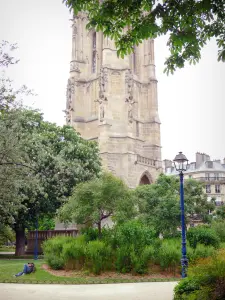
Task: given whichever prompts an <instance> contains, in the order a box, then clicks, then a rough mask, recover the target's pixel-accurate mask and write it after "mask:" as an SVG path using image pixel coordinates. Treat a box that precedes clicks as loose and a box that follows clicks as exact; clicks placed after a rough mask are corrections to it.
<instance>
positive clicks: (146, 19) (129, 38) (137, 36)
mask: <svg viewBox="0 0 225 300" xmlns="http://www.w3.org/2000/svg"><path fill="white" fill-rule="evenodd" d="M63 2H65V3H66V5H67V6H68V7H69V9H71V10H72V9H73V10H74V13H75V15H76V14H77V13H78V12H79V11H85V12H87V14H88V18H89V24H88V28H91V29H95V30H97V31H103V33H104V35H105V36H108V37H110V38H112V39H114V40H115V43H116V47H117V49H118V55H119V56H121V57H124V55H126V54H131V53H132V52H133V50H134V45H138V44H140V43H141V42H142V41H143V40H146V39H149V38H151V39H152V38H156V37H159V36H161V35H167V36H168V41H167V46H168V47H169V51H170V56H169V57H168V58H167V60H166V62H165V65H166V69H165V71H166V72H167V73H173V72H174V71H175V69H177V68H183V67H184V64H185V62H186V61H187V62H189V63H190V64H196V63H197V62H198V61H199V60H200V58H201V49H202V48H203V47H204V46H205V45H206V43H207V41H208V40H209V39H211V38H213V37H214V38H216V42H217V46H218V49H219V51H218V60H219V61H225V42H224V40H225V38H224V32H225V25H224V19H225V1H224V0H220V1H219V0H199V1H196V0H189V1H186V0H180V1H176V0H169V1H159V0H157V1H155V0H149V1H146V0H140V1H137V0H129V1H121V0H107V1H90V0H63Z"/></svg>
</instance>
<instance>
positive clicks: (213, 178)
mask: <svg viewBox="0 0 225 300" xmlns="http://www.w3.org/2000/svg"><path fill="white" fill-rule="evenodd" d="M194 179H196V180H200V181H204V182H212V181H214V182H215V181H217V182H225V177H196V178H194Z"/></svg>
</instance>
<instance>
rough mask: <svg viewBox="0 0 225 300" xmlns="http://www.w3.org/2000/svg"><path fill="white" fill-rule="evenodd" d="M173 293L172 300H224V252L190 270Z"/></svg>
mask: <svg viewBox="0 0 225 300" xmlns="http://www.w3.org/2000/svg"><path fill="white" fill-rule="evenodd" d="M174 291H175V295H174V300H224V299H225V252H224V250H223V251H220V252H218V254H217V256H216V257H213V258H210V259H209V258H208V259H204V260H202V261H201V263H199V264H197V265H196V266H194V267H192V268H190V269H189V272H188V277H187V278H185V279H183V280H181V281H180V282H179V284H178V285H177V286H176V287H175V289H174Z"/></svg>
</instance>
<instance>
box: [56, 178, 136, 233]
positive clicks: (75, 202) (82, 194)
mask: <svg viewBox="0 0 225 300" xmlns="http://www.w3.org/2000/svg"><path fill="white" fill-rule="evenodd" d="M135 212H136V210H135V206H134V202H133V198H132V191H130V190H129V189H128V187H127V186H126V185H125V183H124V182H123V181H122V180H121V179H119V178H117V177H115V176H114V175H113V174H111V173H103V174H102V175H101V176H100V177H99V178H94V179H92V180H90V181H87V182H85V183H81V184H79V185H78V186H76V188H75V189H74V191H73V193H72V195H71V197H70V198H69V201H68V202H67V203H66V204H65V205H64V206H63V207H61V209H60V210H59V218H60V220H61V221H63V222H68V221H72V220H73V221H74V222H76V223H77V224H85V225H86V226H97V228H98V236H99V237H101V235H102V226H101V223H102V221H103V220H104V219H107V218H109V217H111V218H113V220H114V221H115V222H124V221H125V220H128V219H130V218H132V217H134V216H135Z"/></svg>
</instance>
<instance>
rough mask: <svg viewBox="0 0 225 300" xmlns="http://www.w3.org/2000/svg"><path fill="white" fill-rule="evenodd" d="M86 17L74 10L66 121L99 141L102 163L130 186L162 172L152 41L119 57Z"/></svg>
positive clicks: (145, 42)
mask: <svg viewBox="0 0 225 300" xmlns="http://www.w3.org/2000/svg"><path fill="white" fill-rule="evenodd" d="M87 22H88V20H87V17H86V15H85V13H79V14H78V15H77V16H74V19H73V25H72V29H73V30H72V39H73V43H72V61H71V63H70V77H69V80H68V86H67V107H66V118H67V123H68V124H70V125H72V126H73V127H74V128H75V129H76V130H77V131H78V132H79V133H80V134H81V136H82V137H83V138H85V139H89V140H96V141H98V143H99V147H100V153H101V157H102V163H103V166H104V167H105V168H106V169H108V170H110V171H111V172H113V173H114V174H115V175H117V176H119V177H121V178H122V179H123V180H124V181H125V182H126V183H127V184H128V186H129V187H131V188H133V187H136V186H137V185H138V184H140V183H151V182H153V181H154V180H155V179H156V177H157V175H158V174H159V173H160V172H162V168H161V144H160V121H159V117H158V101H157V80H156V78H155V65H154V41H153V40H146V41H144V42H143V43H142V44H141V45H139V46H138V47H134V53H133V54H131V55H129V56H126V57H125V58H124V59H122V58H118V57H117V53H116V49H115V45H114V42H113V41H112V40H110V39H109V38H105V37H103V34H102V32H97V33H96V32H93V31H87V30H86V25H87Z"/></svg>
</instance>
